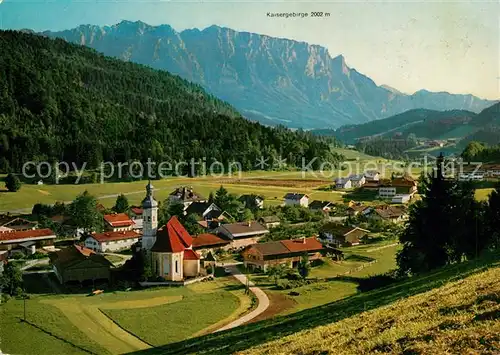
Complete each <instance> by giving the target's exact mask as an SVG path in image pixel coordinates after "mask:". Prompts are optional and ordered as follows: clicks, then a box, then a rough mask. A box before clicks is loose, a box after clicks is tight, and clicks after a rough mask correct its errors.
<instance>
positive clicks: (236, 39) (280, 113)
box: [43, 21, 493, 128]
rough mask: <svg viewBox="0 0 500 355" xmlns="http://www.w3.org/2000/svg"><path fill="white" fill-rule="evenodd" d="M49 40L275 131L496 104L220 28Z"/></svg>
mask: <svg viewBox="0 0 500 355" xmlns="http://www.w3.org/2000/svg"><path fill="white" fill-rule="evenodd" d="M43 34H44V35H46V36H50V37H60V38H63V39H65V40H67V41H70V42H74V43H78V44H81V45H85V46H89V47H92V48H94V49H96V50H98V51H100V52H103V53H104V54H106V55H110V56H114V57H117V58H119V59H122V60H126V61H133V62H137V63H140V64H145V65H149V66H151V67H153V68H156V69H163V70H167V71H169V72H171V73H173V74H178V75H180V76H181V77H182V78H184V79H187V80H189V81H192V82H195V83H198V84H200V85H202V86H203V87H205V88H206V89H208V90H209V91H210V92H211V93H213V94H214V95H215V96H217V97H219V98H221V99H222V100H225V101H227V102H229V103H230V104H232V105H233V106H234V107H236V108H237V109H238V110H239V111H240V112H241V113H242V114H243V115H244V116H245V117H247V118H248V119H251V120H257V121H260V122H262V123H264V124H270V125H276V124H284V125H286V126H289V127H293V128H336V127H339V126H341V125H345V124H352V123H362V122H367V121H371V120H375V119H380V118H384V117H389V116H392V115H395V114H398V113H401V112H404V111H407V110H410V109H415V108H425V109H433V110H450V109H464V110H469V111H472V112H479V111H481V110H482V109H484V108H485V107H487V106H489V105H491V104H492V103H493V102H492V101H488V100H482V99H479V98H477V97H475V96H472V95H454V94H449V93H444V92H442V93H432V92H429V91H426V90H421V91H418V92H416V93H415V94H413V95H407V94H403V93H401V92H399V91H398V90H396V89H393V88H390V87H387V86H377V85H376V84H375V82H373V80H371V79H370V78H369V77H367V76H365V75H363V74H361V73H359V72H358V71H356V70H355V69H353V68H350V67H349V66H348V65H347V64H346V61H345V58H344V57H343V56H342V55H340V56H337V57H334V58H332V57H331V56H330V54H329V53H328V50H327V49H326V48H324V47H322V46H319V45H311V44H308V43H305V42H297V41H293V40H288V39H282V38H274V37H270V36H266V35H260V34H255V33H248V32H237V31H234V30H232V29H229V28H223V27H218V26H215V25H214V26H210V27H208V28H206V29H204V30H202V31H200V30H198V29H189V30H184V31H182V32H177V31H175V30H174V29H173V28H172V27H170V26H169V25H160V26H150V25H148V24H145V23H144V22H141V21H137V22H130V21H122V22H120V23H118V24H116V25H113V26H104V27H99V26H94V25H81V26H79V27H77V28H74V29H71V30H66V31H61V32H49V31H47V32H43Z"/></svg>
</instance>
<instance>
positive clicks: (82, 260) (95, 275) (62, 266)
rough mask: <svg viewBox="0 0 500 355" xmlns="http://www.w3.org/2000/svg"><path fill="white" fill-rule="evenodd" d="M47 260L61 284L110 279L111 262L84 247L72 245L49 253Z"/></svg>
mask: <svg viewBox="0 0 500 355" xmlns="http://www.w3.org/2000/svg"><path fill="white" fill-rule="evenodd" d="M49 258H50V263H51V265H52V270H54V273H55V275H56V277H57V279H58V280H59V282H60V283H61V284H64V283H67V282H71V281H77V282H80V283H81V282H84V281H96V280H107V281H108V280H109V279H110V272H111V271H110V270H111V267H112V266H113V265H112V264H111V262H110V261H109V260H108V259H106V258H105V257H104V255H101V254H97V253H96V252H94V251H93V250H91V249H88V248H86V247H83V246H80V245H72V246H70V247H67V248H64V249H61V250H59V251H56V252H52V253H50V254H49Z"/></svg>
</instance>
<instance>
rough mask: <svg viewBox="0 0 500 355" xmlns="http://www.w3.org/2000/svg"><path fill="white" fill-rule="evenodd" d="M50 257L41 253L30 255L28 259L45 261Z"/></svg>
mask: <svg viewBox="0 0 500 355" xmlns="http://www.w3.org/2000/svg"><path fill="white" fill-rule="evenodd" d="M46 257H48V256H47V255H46V254H43V253H40V252H38V251H37V252H35V253H34V254H31V255H28V256H27V257H26V259H43V258H46Z"/></svg>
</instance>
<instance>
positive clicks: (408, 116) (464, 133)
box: [312, 103, 500, 146]
mask: <svg viewBox="0 0 500 355" xmlns="http://www.w3.org/2000/svg"><path fill="white" fill-rule="evenodd" d="M312 133H314V134H318V135H325V136H335V137H336V138H338V139H340V140H341V141H343V142H344V143H347V144H354V143H355V142H357V141H358V140H359V139H367V138H375V137H386V138H391V137H403V138H406V137H408V135H410V134H413V135H415V136H416V137H419V138H428V139H448V138H456V139H458V140H461V142H460V143H461V144H460V146H463V144H465V143H467V142H469V141H471V140H477V141H481V142H484V143H488V144H498V142H500V103H496V104H494V105H492V106H490V107H487V108H486V109H484V110H483V111H481V112H480V113H479V114H476V113H474V112H471V111H466V110H449V111H435V110H427V109H416V110H409V111H406V112H403V113H401V114H398V115H395V116H392V117H388V118H385V119H381V120H376V121H371V122H367V123H363V124H358V125H345V126H342V127H340V128H338V129H336V130H325V129H318V130H312Z"/></svg>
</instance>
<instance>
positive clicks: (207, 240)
mask: <svg viewBox="0 0 500 355" xmlns="http://www.w3.org/2000/svg"><path fill="white" fill-rule="evenodd" d="M229 243H230V242H229V241H228V240H225V239H222V238H220V237H218V236H216V235H215V234H210V233H203V234H199V235H197V236H196V237H193V244H192V245H193V250H196V251H210V250H212V249H218V248H223V247H225V246H226V245H228V244H229Z"/></svg>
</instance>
